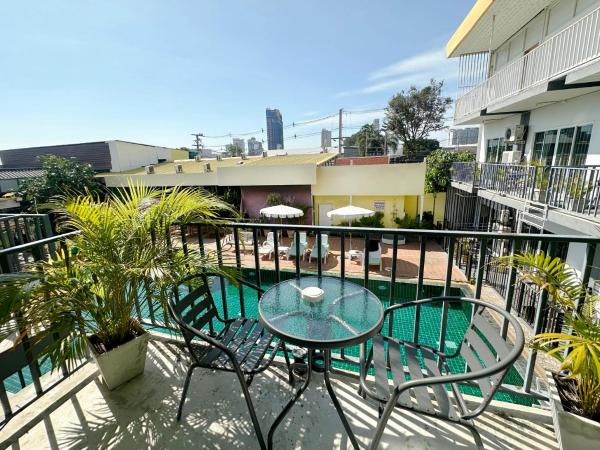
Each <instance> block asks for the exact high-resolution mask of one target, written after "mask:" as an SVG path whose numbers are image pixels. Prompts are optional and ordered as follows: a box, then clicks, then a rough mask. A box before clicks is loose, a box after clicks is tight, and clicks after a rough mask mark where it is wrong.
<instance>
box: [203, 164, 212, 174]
mask: <svg viewBox="0 0 600 450" xmlns="http://www.w3.org/2000/svg"><path fill="white" fill-rule="evenodd" d="M204 171H205V172H212V169H211V168H210V163H206V164H204Z"/></svg>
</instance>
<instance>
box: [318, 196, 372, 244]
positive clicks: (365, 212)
mask: <svg viewBox="0 0 600 450" xmlns="http://www.w3.org/2000/svg"><path fill="white" fill-rule="evenodd" d="M373 214H375V211H371V210H370V209H366V208H361V207H359V206H353V205H348V206H344V207H342V208H338V209H332V210H331V211H329V212H328V213H327V217H334V216H335V217H339V218H341V219H346V220H348V223H349V225H350V226H352V220H353V219H360V218H361V217H370V216H372V215H373ZM350 250H352V234H350Z"/></svg>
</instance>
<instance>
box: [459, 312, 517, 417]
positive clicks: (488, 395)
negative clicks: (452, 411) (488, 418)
mask: <svg viewBox="0 0 600 450" xmlns="http://www.w3.org/2000/svg"><path fill="white" fill-rule="evenodd" d="M473 308H475V309H474V312H473V315H472V319H471V323H470V324H469V326H468V327H467V330H466V332H465V335H464V339H463V341H462V343H461V345H460V347H459V349H458V352H459V354H460V356H462V358H463V359H464V360H465V363H466V365H467V368H468V370H469V372H477V371H481V370H484V369H487V368H490V367H492V366H505V367H503V368H502V369H501V370H499V371H496V372H495V373H492V374H490V375H489V376H485V377H482V378H478V379H476V380H474V381H475V382H476V383H477V384H478V385H479V388H480V389H481V394H482V396H483V401H482V403H481V406H480V407H479V408H477V409H476V410H475V412H473V413H471V416H472V417H474V416H475V415H477V414H479V413H480V412H481V411H483V409H484V408H485V407H486V406H487V404H488V403H489V402H490V401H491V400H492V397H493V396H494V394H495V393H496V390H497V389H498V387H499V386H500V384H501V383H502V379H503V378H504V376H505V375H506V373H507V372H508V371H509V370H510V368H511V367H512V364H513V363H514V361H515V360H516V359H517V358H518V357H519V354H520V353H521V351H522V349H523V342H524V338H523V331H522V329H521V328H520V326H519V325H518V323H517V322H516V319H514V317H512V316H510V314H508V313H506V312H505V311H496V312H497V313H500V315H501V316H504V317H505V318H506V319H507V320H509V322H510V323H511V326H512V328H513V329H514V330H515V336H516V338H515V342H514V343H512V342H511V341H510V340H509V339H508V338H505V337H502V335H501V333H500V327H499V326H497V325H492V324H491V323H490V320H494V319H493V318H491V317H489V318H488V317H487V316H488V314H486V311H487V310H488V309H489V307H483V306H478V305H475V304H473ZM517 327H519V328H518V330H517V329H516V328H517ZM517 350H518V351H517Z"/></svg>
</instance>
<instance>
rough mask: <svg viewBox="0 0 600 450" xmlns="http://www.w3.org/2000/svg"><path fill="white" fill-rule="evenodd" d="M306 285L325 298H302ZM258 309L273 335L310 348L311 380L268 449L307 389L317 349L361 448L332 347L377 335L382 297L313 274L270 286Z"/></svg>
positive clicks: (270, 440) (336, 403) (270, 438)
mask: <svg viewBox="0 0 600 450" xmlns="http://www.w3.org/2000/svg"><path fill="white" fill-rule="evenodd" d="M307 287H318V288H320V289H322V290H323V291H324V295H323V298H322V300H319V301H308V300H305V299H303V297H302V290H303V289H305V288H307ZM258 313H259V317H260V322H261V323H262V324H263V326H264V327H265V328H267V329H268V330H269V331H270V332H271V333H272V334H273V335H275V336H277V337H278V338H279V339H281V340H283V341H284V342H287V343H291V344H295V345H298V346H300V347H305V348H307V349H308V364H307V373H306V378H305V380H304V383H303V384H302V386H301V387H300V389H299V390H298V391H297V392H296V394H295V396H294V398H293V399H292V400H290V401H289V403H288V404H287V405H286V406H285V408H284V409H283V411H282V412H281V413H280V414H279V416H278V417H277V418H276V419H275V422H274V423H273V425H272V426H271V429H270V430H269V436H268V445H269V448H272V444H273V433H274V432H275V429H276V428H277V426H278V425H279V423H280V422H281V421H282V420H283V418H284V417H285V415H286V414H287V413H288V412H289V410H290V409H291V408H292V406H293V404H294V403H295V402H296V401H297V400H298V398H300V396H301V395H302V393H303V392H304V390H305V389H306V388H307V387H308V385H309V383H310V380H311V375H312V363H313V359H314V352H315V349H321V350H323V356H324V359H325V361H324V363H325V364H324V369H325V371H324V374H323V375H324V378H325V385H326V387H327V391H328V392H329V395H330V397H331V400H332V402H333V405H334V406H335V408H336V410H337V412H338V414H339V416H340V419H341V420H342V423H343V425H344V428H345V429H346V432H347V433H348V436H349V438H350V441H351V442H352V445H353V446H354V448H357V449H358V448H359V447H358V442H357V441H356V437H355V436H354V433H353V432H352V429H351V428H350V425H349V424H348V421H347V419H346V417H345V415H344V412H343V411H342V409H341V406H340V403H339V401H338V400H337V397H336V395H335V392H334V391H333V388H332V386H331V382H330V379H329V371H330V369H331V349H332V348H342V347H348V346H352V345H356V344H359V343H361V342H364V341H366V340H367V339H369V338H370V337H371V336H373V335H374V334H376V333H377V332H378V331H379V329H380V328H381V325H382V324H383V305H382V304H381V301H380V300H379V299H378V298H377V296H376V295H375V294H373V293H372V292H371V291H369V290H368V289H366V288H364V287H362V286H359V285H357V284H355V283H353V282H351V281H347V280H342V279H340V278H333V277H320V278H319V277H313V276H310V277H303V278H299V279H292V280H287V281H283V282H281V283H278V284H276V285H275V286H272V287H271V288H269V289H268V290H267V291H266V292H265V293H264V294H263V296H262V297H261V299H260V302H259V304H258Z"/></svg>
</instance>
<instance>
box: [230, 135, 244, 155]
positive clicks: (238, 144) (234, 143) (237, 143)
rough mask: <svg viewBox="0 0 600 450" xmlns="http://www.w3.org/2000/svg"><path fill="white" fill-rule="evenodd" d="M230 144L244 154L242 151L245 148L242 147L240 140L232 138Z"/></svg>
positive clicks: (241, 140) (242, 142) (242, 143)
mask: <svg viewBox="0 0 600 450" xmlns="http://www.w3.org/2000/svg"><path fill="white" fill-rule="evenodd" d="M232 143H233V145H235V146H236V147H237V148H238V149H239V150H240V151H241V152H242V153H244V151H245V150H246V148H245V147H246V146H245V145H244V140H243V139H240V138H233V139H232Z"/></svg>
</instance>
